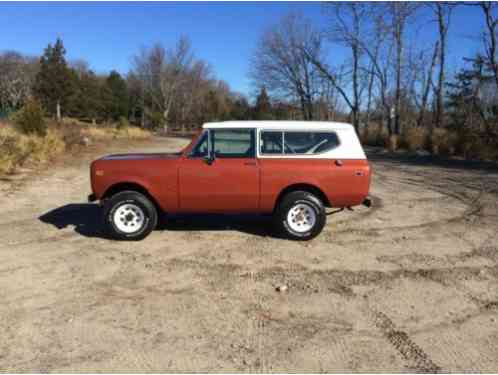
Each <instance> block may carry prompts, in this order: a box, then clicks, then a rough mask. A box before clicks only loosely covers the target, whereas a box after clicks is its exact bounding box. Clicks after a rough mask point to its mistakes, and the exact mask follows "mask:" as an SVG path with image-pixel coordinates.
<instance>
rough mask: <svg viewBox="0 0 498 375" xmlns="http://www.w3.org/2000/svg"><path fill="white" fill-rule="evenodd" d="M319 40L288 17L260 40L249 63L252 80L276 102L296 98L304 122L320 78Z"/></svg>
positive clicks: (304, 24)
mask: <svg viewBox="0 0 498 375" xmlns="http://www.w3.org/2000/svg"><path fill="white" fill-rule="evenodd" d="M321 48H322V37H321V36H320V35H319V34H318V33H317V32H315V31H314V30H313V29H312V27H311V25H310V23H309V22H307V21H305V20H302V17H301V16H300V15H298V14H289V15H287V16H286V17H284V18H283V19H282V20H281V22H280V23H279V24H278V25H276V26H274V27H273V28H271V29H268V30H267V31H266V32H265V33H264V34H263V36H262V38H261V40H260V42H259V45H258V47H257V49H256V51H255V54H254V58H253V61H252V68H251V73H250V75H251V77H252V79H253V80H254V82H255V83H256V85H257V86H259V87H261V86H265V87H266V88H267V89H268V91H269V92H270V93H271V94H272V95H273V96H274V97H277V98H284V99H288V98H292V97H297V98H298V100H299V102H300V108H301V112H302V115H303V118H304V119H305V120H311V119H313V101H314V99H315V96H316V95H317V94H318V92H319V84H320V74H319V72H318V71H317V69H316V65H315V64H313V63H312V60H318V61H320V60H321Z"/></svg>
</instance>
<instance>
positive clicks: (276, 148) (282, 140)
mask: <svg viewBox="0 0 498 375" xmlns="http://www.w3.org/2000/svg"><path fill="white" fill-rule="evenodd" d="M337 146H339V138H338V137H337V134H336V133H334V132H304V131H303V132H295V131H284V132H261V139H260V147H261V154H266V155H271V154H280V155H282V154H285V155H316V154H321V153H324V152H327V151H330V150H332V149H334V148H336V147H337ZM282 150H283V152H282Z"/></svg>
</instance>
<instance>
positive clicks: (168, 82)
mask: <svg viewBox="0 0 498 375" xmlns="http://www.w3.org/2000/svg"><path fill="white" fill-rule="evenodd" d="M192 61H193V54H192V52H191V47H190V42H189V40H188V39H187V38H185V37H182V38H181V39H180V40H179V41H178V43H177V45H176V46H175V48H173V49H169V50H166V49H165V48H164V47H163V46H162V45H160V44H156V45H155V46H153V47H152V48H150V49H142V50H141V52H140V53H139V54H138V55H136V56H135V57H134V59H133V65H134V72H135V74H136V75H137V76H138V77H140V78H141V81H142V85H143V90H144V96H145V95H146V94H147V96H148V98H149V99H150V100H151V101H152V103H153V105H154V106H155V108H157V109H158V110H159V111H160V112H161V113H162V115H163V118H164V121H165V123H166V124H167V121H168V119H169V114H170V111H171V108H172V106H173V103H174V100H175V99H176V98H177V97H178V96H177V93H178V90H179V88H180V86H181V85H182V83H184V82H185V80H186V75H187V72H188V71H189V69H190V68H191V65H192Z"/></svg>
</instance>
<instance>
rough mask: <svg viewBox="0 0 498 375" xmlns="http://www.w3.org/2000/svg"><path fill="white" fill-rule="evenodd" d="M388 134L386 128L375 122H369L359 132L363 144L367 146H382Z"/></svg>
mask: <svg viewBox="0 0 498 375" xmlns="http://www.w3.org/2000/svg"><path fill="white" fill-rule="evenodd" d="M388 136H389V133H388V131H387V129H386V128H385V127H383V126H381V125H380V124H377V123H370V124H369V125H368V126H367V127H365V128H364V129H363V130H362V132H361V134H360V137H361V140H362V142H363V144H366V145H369V146H384V145H385V144H386V141H387V137H388Z"/></svg>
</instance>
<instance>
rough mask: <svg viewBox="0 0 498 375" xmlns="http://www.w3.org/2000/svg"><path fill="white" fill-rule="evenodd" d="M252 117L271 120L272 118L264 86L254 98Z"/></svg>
mask: <svg viewBox="0 0 498 375" xmlns="http://www.w3.org/2000/svg"><path fill="white" fill-rule="evenodd" d="M254 118H255V119H256V120H271V119H272V118H273V116H272V113H271V103H270V97H269V96H268V93H267V92H266V88H265V87H263V88H261V91H260V92H259V95H258V97H257V98H256V106H255V108H254Z"/></svg>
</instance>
